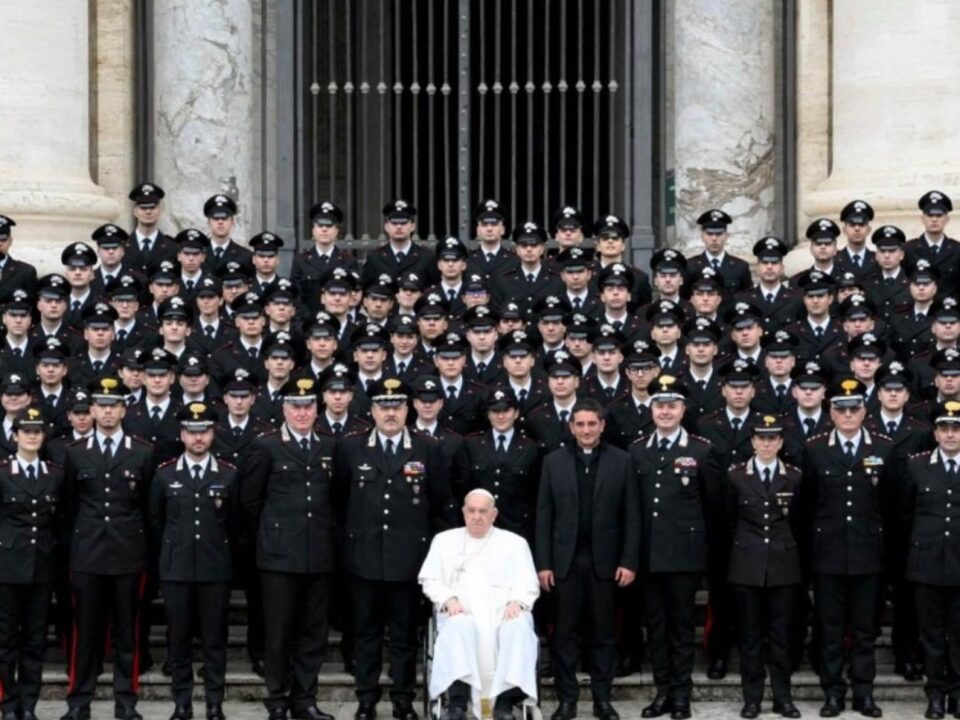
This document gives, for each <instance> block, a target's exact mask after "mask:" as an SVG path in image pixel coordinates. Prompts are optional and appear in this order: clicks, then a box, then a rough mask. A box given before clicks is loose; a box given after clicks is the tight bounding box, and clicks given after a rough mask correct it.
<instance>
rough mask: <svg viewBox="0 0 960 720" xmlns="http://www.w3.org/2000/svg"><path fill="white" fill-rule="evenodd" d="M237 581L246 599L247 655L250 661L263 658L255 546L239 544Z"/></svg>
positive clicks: (260, 595) (261, 598) (258, 570)
mask: <svg viewBox="0 0 960 720" xmlns="http://www.w3.org/2000/svg"><path fill="white" fill-rule="evenodd" d="M236 560H237V563H236V569H237V581H238V584H239V585H240V587H241V588H243V594H244V596H245V597H246V600H247V657H249V658H250V660H251V661H252V662H255V661H257V660H262V659H263V646H264V642H265V638H264V636H263V589H262V588H261V587H260V569H259V568H258V567H257V557H256V548H255V547H253V546H252V545H250V544H241V545H239V546H238V547H237V554H236Z"/></svg>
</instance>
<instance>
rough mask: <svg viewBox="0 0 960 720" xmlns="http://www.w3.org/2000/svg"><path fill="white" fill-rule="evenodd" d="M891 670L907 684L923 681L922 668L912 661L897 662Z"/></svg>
mask: <svg viewBox="0 0 960 720" xmlns="http://www.w3.org/2000/svg"><path fill="white" fill-rule="evenodd" d="M893 670H894V672H896V673H897V675H902V676H903V679H904V680H908V681H909V682H916V681H917V680H923V668H922V667H920V665H918V664H917V663H915V662H914V661H913V660H904V661H902V662H898V663H896V664H895V665H894V666H893Z"/></svg>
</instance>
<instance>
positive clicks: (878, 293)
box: [861, 268, 913, 322]
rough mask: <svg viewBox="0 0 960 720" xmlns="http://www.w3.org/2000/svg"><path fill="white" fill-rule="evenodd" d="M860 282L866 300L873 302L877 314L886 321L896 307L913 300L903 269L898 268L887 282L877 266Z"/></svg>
mask: <svg viewBox="0 0 960 720" xmlns="http://www.w3.org/2000/svg"><path fill="white" fill-rule="evenodd" d="M861 282H862V283H863V291H864V293H865V294H866V296H867V300H869V301H870V302H872V303H873V306H874V307H875V308H876V309H877V315H879V316H880V317H881V318H883V319H884V321H886V322H889V321H890V316H891V315H893V313H895V312H896V311H897V308H899V307H902V306H904V305H910V304H911V303H912V302H913V299H912V298H911V297H910V281H909V279H908V278H907V274H906V273H905V272H904V271H903V270H900V271H899V272H898V274H897V276H896V277H894V278H890V280H889V282H888V281H887V279H886V278H884V277H883V271H882V270H880V269H879V268H878V269H877V270H876V272H874V273H873V274H871V275H868V276H867V277H865V278H863V279H862V280H861Z"/></svg>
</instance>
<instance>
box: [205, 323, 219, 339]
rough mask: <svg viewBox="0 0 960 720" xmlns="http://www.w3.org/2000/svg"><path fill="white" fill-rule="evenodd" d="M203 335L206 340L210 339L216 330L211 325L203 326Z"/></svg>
mask: <svg viewBox="0 0 960 720" xmlns="http://www.w3.org/2000/svg"><path fill="white" fill-rule="evenodd" d="M203 333H204V334H205V335H206V336H207V337H208V338H212V337H213V336H214V334H215V333H216V330H214V329H213V325H204V326H203Z"/></svg>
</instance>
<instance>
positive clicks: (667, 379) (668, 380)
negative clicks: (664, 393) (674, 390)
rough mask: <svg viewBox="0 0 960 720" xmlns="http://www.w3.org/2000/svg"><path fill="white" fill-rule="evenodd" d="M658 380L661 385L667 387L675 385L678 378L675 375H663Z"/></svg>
mask: <svg viewBox="0 0 960 720" xmlns="http://www.w3.org/2000/svg"><path fill="white" fill-rule="evenodd" d="M657 381H658V382H659V383H660V387H664V388H666V387H670V386H671V385H673V384H674V383H675V382H676V381H677V378H676V377H674V376H673V375H661V376H660V377H659V378H657Z"/></svg>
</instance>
